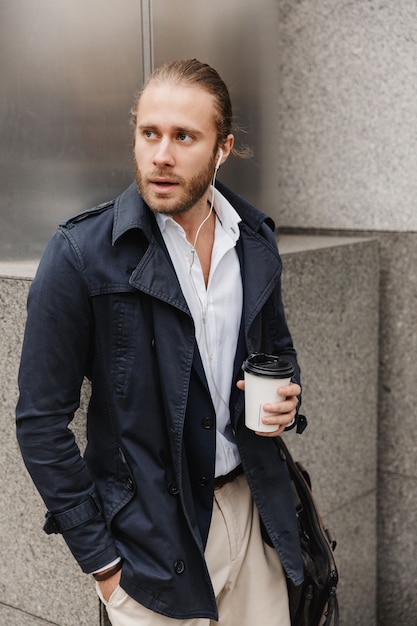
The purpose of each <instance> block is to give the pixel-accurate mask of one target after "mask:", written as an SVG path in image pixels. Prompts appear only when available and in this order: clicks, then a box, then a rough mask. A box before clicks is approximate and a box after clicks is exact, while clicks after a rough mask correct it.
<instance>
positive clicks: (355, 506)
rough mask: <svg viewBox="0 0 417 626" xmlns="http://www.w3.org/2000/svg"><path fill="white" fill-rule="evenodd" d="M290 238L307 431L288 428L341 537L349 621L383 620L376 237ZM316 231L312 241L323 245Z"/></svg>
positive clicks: (290, 313) (287, 297) (287, 260)
mask: <svg viewBox="0 0 417 626" xmlns="http://www.w3.org/2000/svg"><path fill="white" fill-rule="evenodd" d="M303 239H304V238H301V239H300V240H298V243H297V239H296V240H295V241H294V240H293V238H292V237H289V238H287V237H282V239H281V243H280V249H281V251H282V257H283V263H284V274H283V294H284V301H285V305H286V309H287V317H288V323H289V325H290V328H291V330H292V334H293V338H294V342H295V345H296V347H297V350H298V353H299V361H300V364H301V369H302V380H303V405H302V412H304V413H305V415H306V416H307V418H308V420H309V426H308V428H307V430H306V431H305V432H304V434H303V435H301V436H300V435H297V434H296V433H294V431H292V432H288V433H286V434H285V435H284V436H285V439H286V442H287V443H288V446H289V448H290V450H291V451H292V454H293V456H294V458H296V459H297V460H300V461H301V462H302V463H303V464H304V465H305V466H306V468H307V469H308V470H309V472H310V475H311V479H312V483H313V492H314V495H315V498H316V500H317V502H318V504H319V507H320V510H321V513H322V515H323V517H324V520H325V522H326V524H327V525H328V526H329V527H331V529H332V531H333V534H334V535H335V537H336V539H337V540H338V547H337V549H336V558H337V563H338V567H339V569H340V577H341V583H340V587H339V593H338V596H339V604H340V609H341V619H340V624H341V625H342V626H352V625H357V626H363V625H364V624H366V626H372V625H375V624H376V623H377V622H376V554H377V553H376V542H377V510H376V502H377V401H378V315H379V301H378V280H379V279H378V276H379V250H378V242H377V241H375V240H360V239H358V240H355V239H351V240H349V239H342V240H341V241H342V243H341V244H340V245H338V244H337V243H334V242H335V241H336V242H337V239H334V238H329V240H328V243H329V245H328V246H327V247H326V246H324V245H323V246H321V245H320V244H321V243H324V242H325V239H326V238H324V240H323V239H321V238H319V240H318V244H319V247H318V248H317V249H312V248H310V247H307V246H306V249H305V250H304V251H302V250H301V245H302V242H303ZM314 239H315V238H314V237H312V238H311V239H310V242H309V246H311V247H313V246H314Z"/></svg>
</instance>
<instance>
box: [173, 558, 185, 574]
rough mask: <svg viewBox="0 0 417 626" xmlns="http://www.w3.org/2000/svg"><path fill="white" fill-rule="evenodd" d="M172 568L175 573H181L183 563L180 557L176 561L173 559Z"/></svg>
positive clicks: (183, 568)
mask: <svg viewBox="0 0 417 626" xmlns="http://www.w3.org/2000/svg"><path fill="white" fill-rule="evenodd" d="M174 570H175V573H176V574H182V573H183V571H184V570H185V563H184V561H183V560H182V559H178V561H175V563H174Z"/></svg>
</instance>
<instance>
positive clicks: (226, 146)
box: [219, 135, 235, 167]
mask: <svg viewBox="0 0 417 626" xmlns="http://www.w3.org/2000/svg"><path fill="white" fill-rule="evenodd" d="M234 143H235V138H234V136H233V135H227V138H226V141H225V142H224V143H223V144H222V145H221V146H219V148H221V149H222V151H223V155H222V158H221V159H219V167H220V165H223V163H224V162H225V161H226V159H227V158H228V157H229V154H230V153H231V151H232V148H233V144H234Z"/></svg>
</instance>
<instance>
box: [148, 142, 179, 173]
mask: <svg viewBox="0 0 417 626" xmlns="http://www.w3.org/2000/svg"><path fill="white" fill-rule="evenodd" d="M153 163H154V165H156V166H158V167H166V166H173V165H175V157H174V151H173V147H172V145H171V143H170V141H169V140H168V139H163V140H161V141H160V142H159V144H158V147H157V149H156V150H155V153H154V155H153Z"/></svg>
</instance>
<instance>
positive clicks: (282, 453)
mask: <svg viewBox="0 0 417 626" xmlns="http://www.w3.org/2000/svg"><path fill="white" fill-rule="evenodd" d="M279 456H280V457H281V460H282V461H286V460H287V455H286V454H285V452H284V450H283V449H282V448H280V449H279Z"/></svg>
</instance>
